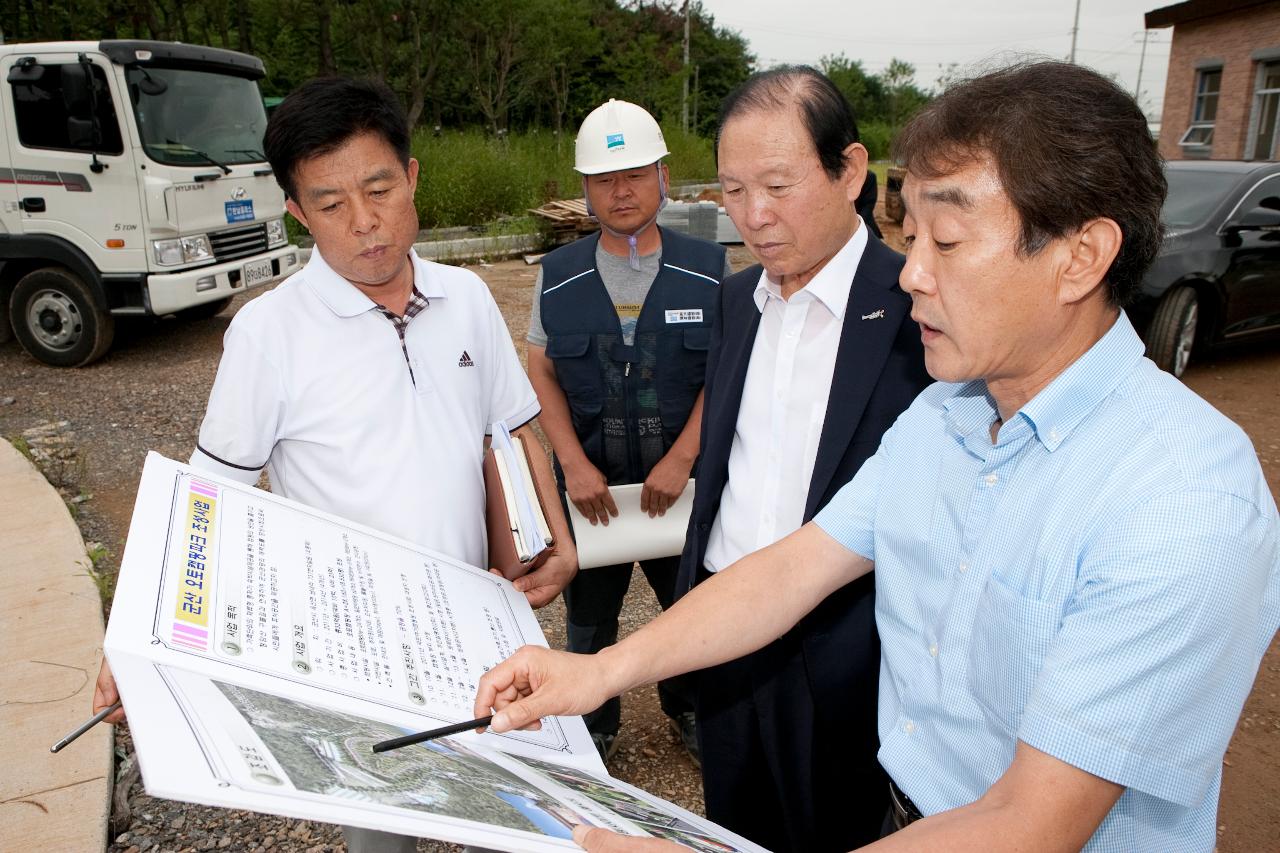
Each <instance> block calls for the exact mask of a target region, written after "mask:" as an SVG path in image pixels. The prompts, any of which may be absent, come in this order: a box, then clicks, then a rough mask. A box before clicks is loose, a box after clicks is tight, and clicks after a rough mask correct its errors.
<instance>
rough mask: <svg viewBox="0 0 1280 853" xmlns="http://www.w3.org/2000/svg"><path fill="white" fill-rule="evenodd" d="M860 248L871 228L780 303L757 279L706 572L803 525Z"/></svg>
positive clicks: (767, 283) (773, 288)
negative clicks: (750, 338) (747, 355)
mask: <svg viewBox="0 0 1280 853" xmlns="http://www.w3.org/2000/svg"><path fill="white" fill-rule="evenodd" d="M866 247H867V228H866V226H865V225H863V224H862V221H861V220H859V221H858V228H857V230H856V231H854V232H853V236H852V237H850V238H849V241H848V242H847V243H845V245H844V247H843V248H842V249H841V250H840V251H839V252H837V253H836V255H835V256H834V257H833V258H832V259H831V260H830V261H828V262H827V264H826V266H824V267H823V268H822V269H821V270H819V271H818V274H817V275H815V276H814V277H813V279H812V280H811V281H810V282H809V283H808V284H806V285H805V286H804V287H803V288H801V289H800V290H798V291H796V292H795V293H793V294H792V295H791V298H790V299H783V298H782V287H781V285H780V284H779V282H776V281H774V280H772V279H771V278H769V274H768V273H766V272H764V271H761V273H760V281H759V282H758V283H757V284H756V289H755V294H754V298H755V303H756V308H758V309H759V310H760V314H761V316H760V326H759V327H758V329H757V330H756V337H755V342H754V343H753V345H752V348H751V361H750V362H749V363H748V365H747V378H746V382H745V383H744V385H743V387H742V402H741V404H740V405H739V407H738V420H737V424H736V426H735V428H734V433H733V444H732V446H731V447H730V450H729V478H728V480H727V481H726V482H725V486H724V491H723V492H721V495H720V511H719V512H717V513H716V520H715V522H714V523H713V524H712V525H711V535H710V537H709V538H708V540H707V555H706V557H705V558H704V560H703V565H705V566H706V567H707V570H708V571H712V572H718V571H720V570H721V569H727V568H728V567H729V566H730V565H731V564H732V563H734V562H735V561H737V560H740V559H741V558H742V557H744V556H746V555H747V554H750V553H751V552H752V551H758V550H759V549H761V548H764V547H766V546H768V545H772V544H773V543H774V542H777V541H778V540H779V539H781V538H782V537H784V536H786V535H788V534H790V533H793V532H795V531H796V530H798V529H799V528H800V525H801V523H802V522H803V521H804V505H805V501H806V500H807V499H808V495H809V482H810V481H811V480H812V479H813V467H814V464H815V463H816V462H817V459H818V443H819V441H820V439H821V438H822V425H823V423H825V421H826V417H827V404H828V401H829V400H830V397H831V378H832V376H833V375H834V373H835V366H836V354H837V353H838V352H839V350H840V333H841V331H842V330H843V328H844V312H845V308H846V306H847V305H848V304H849V291H850V289H851V288H852V287H853V277H854V275H856V274H857V272H858V265H859V264H860V263H861V262H862V253H863V250H865V249H866Z"/></svg>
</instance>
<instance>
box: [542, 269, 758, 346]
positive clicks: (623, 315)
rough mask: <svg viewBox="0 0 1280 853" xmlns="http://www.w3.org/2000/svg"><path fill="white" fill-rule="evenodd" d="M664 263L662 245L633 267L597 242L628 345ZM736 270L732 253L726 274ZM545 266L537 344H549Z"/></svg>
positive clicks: (602, 273)
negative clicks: (544, 319) (545, 325)
mask: <svg viewBox="0 0 1280 853" xmlns="http://www.w3.org/2000/svg"><path fill="white" fill-rule="evenodd" d="M661 266H662V247H661V246H659V247H658V251H656V252H654V253H653V254H650V255H641V256H640V269H638V270H633V269H632V268H631V264H630V263H629V262H628V261H627V256H626V255H614V254H610V253H609V252H607V251H605V248H604V246H601V245H599V244H597V245H596V269H597V270H599V271H600V278H602V279H603V280H604V289H605V290H607V291H608V292H609V298H610V299H611V300H613V307H614V310H615V311H617V312H618V319H619V320H620V321H621V322H622V340H623V342H624V343H626V344H627V345H628V346H630V345H631V344H633V343H635V336H636V322H637V321H638V320H639V319H640V309H641V308H642V307H643V306H644V300H645V297H646V296H648V295H649V288H650V287H651V286H653V280H654V279H655V278H657V277H658V270H659V268H661ZM732 272H733V269H732V267H730V266H729V256H728V254H726V255H725V258H724V275H725V276H728V275H729V274H731V273H732ZM541 296H542V267H538V279H537V281H536V282H534V285H533V306H532V308H530V310H529V335H528V337H527V338H526V340H528V341H529V343H531V344H533V345H534V346H536V347H545V346H546V345H547V333H546V331H545V330H544V329H543V328H542V298H541Z"/></svg>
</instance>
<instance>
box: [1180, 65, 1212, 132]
mask: <svg viewBox="0 0 1280 853" xmlns="http://www.w3.org/2000/svg"><path fill="white" fill-rule="evenodd" d="M1221 88H1222V69H1221V68H1203V69H1201V70H1200V71H1199V72H1197V74H1196V95H1195V102H1194V104H1193V105H1192V108H1191V126H1190V127H1188V128H1187V132H1186V133H1184V134H1182V138H1181V139H1179V140H1178V144H1179V145H1181V146H1183V147H1184V148H1188V149H1191V150H1194V151H1207V150H1208V149H1209V148H1210V147H1211V146H1212V145H1213V122H1214V120H1215V119H1217V117H1218V91H1219V90H1220V89H1221Z"/></svg>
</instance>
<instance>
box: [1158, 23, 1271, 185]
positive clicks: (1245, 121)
mask: <svg viewBox="0 0 1280 853" xmlns="http://www.w3.org/2000/svg"><path fill="white" fill-rule="evenodd" d="M1146 25H1147V28H1148V29H1160V28H1164V27H1173V43H1172V46H1171V51H1170V54H1169V77H1168V82H1167V83H1166V85H1165V92H1164V115H1163V117H1162V119H1161V127H1160V153H1161V154H1163V155H1164V156H1165V157H1166V158H1167V159H1170V160H1185V159H1192V158H1200V159H1205V158H1211V159H1214V160H1276V159H1280V125H1278V121H1280V0H1188V2H1185V3H1178V4H1176V5H1174V6H1165V7H1163V8H1161V9H1155V10H1154V11H1151V12H1148V13H1147V14H1146Z"/></svg>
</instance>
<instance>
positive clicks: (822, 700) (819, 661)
mask: <svg viewBox="0 0 1280 853" xmlns="http://www.w3.org/2000/svg"><path fill="white" fill-rule="evenodd" d="M903 262H904V259H903V257H902V256H901V255H899V254H898V253H897V252H894V251H893V250H892V249H890V248H888V247H887V246H885V245H884V244H883V243H882V242H880V241H879V240H878V239H876V237H875V236H874V235H873V234H868V235H867V247H866V249H865V251H864V252H863V256H862V260H861V262H860V263H859V264H858V271H857V273H856V274H855V275H854V279H853V286H852V288H851V289H850V292H849V302H848V308H847V310H846V312H845V317H844V326H843V330H842V331H841V336H840V345H839V349H838V352H837V354H836V363H835V371H834V373H833V375H832V380H831V394H830V397H829V399H828V402H827V411H826V418H825V421H824V423H823V427H822V437H821V440H820V442H819V445H818V454H817V459H816V462H815V464H814V469H813V478H812V480H811V481H810V484H809V494H808V499H807V500H806V501H805V508H804V520H805V521H806V522H807V521H809V520H810V519H812V518H813V516H814V514H815V513H817V512H818V510H820V509H821V508H822V507H823V506H825V505H826V504H827V502H828V501H830V500H831V498H832V497H833V496H834V495H835V494H836V492H838V491H839V490H840V487H841V486H843V485H844V484H845V483H847V482H849V480H851V479H852V478H853V475H854V474H855V473H857V471H858V468H859V467H861V465H862V463H863V462H864V461H865V460H866V459H867V458H868V457H870V456H871V455H872V454H874V453H875V451H876V448H877V447H878V446H879V444H880V437H881V435H883V433H884V432H885V430H887V429H888V428H889V426H890V425H891V424H892V423H893V422H894V420H895V419H896V418H897V417H898V415H899V414H900V413H901V412H902V411H903V410H905V409H906V408H907V406H908V405H910V403H911V401H912V400H913V399H915V397H916V395H917V394H918V393H919V392H920V391H921V390H923V389H924V387H925V386H926V385H928V384H929V382H930V381H931V380H930V379H929V376H928V374H927V373H926V372H925V369H924V351H923V347H922V345H921V342H920V330H919V327H918V325H917V324H916V323H914V322H912V320H911V319H910V312H911V299H910V297H908V296H907V295H906V294H905V293H903V291H902V290H901V289H900V288H899V287H898V275H899V273H900V272H901V270H902V266H903ZM760 272H761V268H760V267H759V266H753V267H750V268H748V269H746V270H743V271H742V272H740V273H737V274H736V275H733V276H730V277H729V278H727V279H725V280H724V281H723V282H722V283H721V285H720V311H719V314H718V319H717V322H716V324H715V326H713V328H712V333H711V351H710V354H709V358H708V361H707V380H706V391H705V398H704V403H703V418H702V436H701V447H700V455H699V459H698V463H697V488H696V491H695V497H694V502H693V510H692V516H691V518H690V520H689V532H688V537H687V539H686V540H685V548H684V553H683V554H682V556H681V562H680V573H679V576H678V578H677V582H676V594H677V596H681V595H684V594H685V593H687V592H688V591H689V590H690V589H692V588H693V585H694V584H695V583H696V582H697V581H698V579H699V576H700V569H701V568H702V564H703V560H704V559H705V557H706V552H707V539H708V537H709V535H710V533H711V525H712V523H713V522H714V521H715V518H716V514H717V513H718V512H719V511H720V497H721V493H722V492H723V491H724V486H725V483H726V481H727V479H728V476H729V451H730V448H731V447H732V446H733V435H734V429H735V427H736V424H737V420H738V409H739V406H740V404H741V402H742V390H743V385H744V383H745V381H746V376H747V365H748V362H749V361H750V360H751V350H752V346H753V345H754V342H755V336H756V330H757V329H758V328H759V326H760V311H759V310H757V308H756V305H755V301H754V299H753V297H752V294H753V293H754V291H755V288H756V285H757V283H758V282H759V280H760ZM878 312H883V314H881V315H880V316H876V315H877V313H878ZM792 631H793V633H798V634H799V638H800V641H801V643H802V646H803V650H804V656H805V664H806V668H807V670H808V673H809V681H810V687H811V688H812V692H813V696H814V699H815V700H816V702H815V705H816V707H817V708H818V713H819V717H820V718H821V717H822V716H823V715H824V713H830V714H831V718H830V722H831V723H832V724H833V725H839V726H840V730H841V731H842V732H853V731H857V732H858V733H859V735H861V734H862V733H863V732H865V733H866V734H867V736H869V737H870V738H871V739H873V740H874V739H875V736H876V735H875V733H876V727H875V702H874V697H875V695H876V686H877V682H878V678H879V658H880V646H879V641H878V639H877V635H876V626H875V579H874V577H871V576H868V577H864V578H861V579H859V580H858V581H855V582H853V583H851V584H849V585H847V586H846V587H844V588H842V589H840V590H837V591H836V592H835V593H833V594H832V595H831V596H830V597H828V598H827V599H826V600H825V601H824V602H823V603H822V604H820V605H819V606H818V607H817V608H815V609H814V610H813V612H811V613H810V614H809V615H808V616H806V617H805V618H804V619H803V620H801V622H800V623H799V624H798V625H797V626H796V627H795V628H794V629H792ZM868 700H871V701H868ZM851 724H853V726H851ZM841 736H842V737H844V736H845V735H843V734H842V735H841ZM872 754H874V748H873V753H872Z"/></svg>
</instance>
